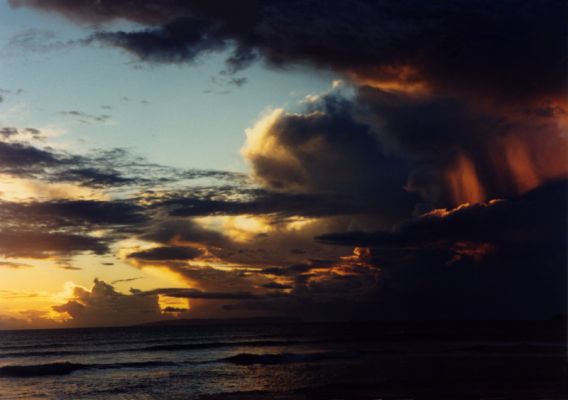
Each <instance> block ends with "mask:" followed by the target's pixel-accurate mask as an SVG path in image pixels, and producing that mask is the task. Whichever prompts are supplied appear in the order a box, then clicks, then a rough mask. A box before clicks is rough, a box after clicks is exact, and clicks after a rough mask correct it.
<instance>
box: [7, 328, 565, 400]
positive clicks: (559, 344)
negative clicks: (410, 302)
mask: <svg viewBox="0 0 568 400" xmlns="http://www.w3.org/2000/svg"><path fill="white" fill-rule="evenodd" d="M566 354H567V349H566V336H565V323H564V322H554V323H553V322H548V323H543V322H541V323H535V322H493V323H479V322H476V323H465V322H464V323H447V322H439V323H413V324H409V323H359V322H352V323H279V324H234V323H231V324H222V323H217V324H202V325H200V324H196V325H187V326H145V327H128V328H96V329H64V330H33V331H32V330H30V331H3V332H0V399H10V400H12V399H93V400H96V399H166V400H168V399H211V400H212V399H384V400H387V399H399V400H401V399H568V388H567V382H568V379H567V377H568V374H567V364H566V360H567V358H566Z"/></svg>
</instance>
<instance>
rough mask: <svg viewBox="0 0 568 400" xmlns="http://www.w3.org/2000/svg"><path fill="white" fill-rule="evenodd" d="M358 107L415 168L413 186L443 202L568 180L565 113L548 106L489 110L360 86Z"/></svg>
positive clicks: (391, 149) (360, 114) (458, 100)
mask: <svg viewBox="0 0 568 400" xmlns="http://www.w3.org/2000/svg"><path fill="white" fill-rule="evenodd" d="M354 108H355V110H356V111H355V112H356V114H357V118H358V119H359V120H361V121H362V122H363V121H364V123H367V124H369V126H370V129H372V131H373V132H374V134H375V135H377V137H378V138H379V141H380V142H381V143H382V144H383V146H384V147H385V148H386V149H388V151H389V152H391V153H393V154H395V155H397V156H399V157H402V158H404V159H406V160H407V161H408V162H409V163H410V164H411V165H412V172H411V173H410V175H409V177H408V183H407V185H406V187H407V189H408V190H410V191H416V192H418V193H420V194H421V195H422V197H423V198H424V199H426V200H428V201H430V202H432V203H434V204H437V205H443V206H447V205H452V204H454V205H455V204H459V203H463V202H466V201H480V200H485V199H491V198H496V197H497V198H500V197H507V196H511V195H514V194H518V193H521V192H523V191H526V190H528V189H532V188H534V187H536V186H538V185H539V184H541V183H542V182H545V181H547V180H551V179H557V178H562V177H564V176H566V164H565V154H566V152H567V151H568V148H567V142H566V138H565V136H564V134H563V128H562V125H560V124H559V117H560V116H562V115H563V114H564V113H565V110H563V108H562V107H560V106H557V105H554V104H550V103H548V102H546V101H543V102H538V103H535V104H527V105H519V106H513V107H496V108H491V107H489V108H488V107H483V106H481V107H480V106H479V104H474V103H472V102H471V101H469V100H468V99H465V98H458V97H448V96H443V95H430V96H426V97H425V96H418V97H417V96H412V95H407V94H402V93H388V92H385V91H382V90H377V89H373V88H370V87H361V88H359V89H358V91H357V96H356V99H355V105H354ZM409 116H412V117H409ZM468 195H469V196H468ZM468 197H469V198H468ZM476 197H477V198H476Z"/></svg>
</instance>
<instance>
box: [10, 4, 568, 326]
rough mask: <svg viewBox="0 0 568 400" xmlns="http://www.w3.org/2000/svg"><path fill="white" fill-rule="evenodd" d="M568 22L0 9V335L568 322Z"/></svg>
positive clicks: (341, 11) (528, 13)
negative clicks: (274, 320) (292, 321)
mask: <svg viewBox="0 0 568 400" xmlns="http://www.w3.org/2000/svg"><path fill="white" fill-rule="evenodd" d="M566 7H567V6H566V4H565V2H563V1H560V0H559V1H555V0H545V1H541V2H525V1H520V0H518V1H517V0H513V1H508V2H488V1H481V0H476V1H470V0H468V1H466V0H450V1H445V2H433V1H431V2H430V1H426V2H425V1H413V0H410V1H405V2H400V1H395V0H382V1H378V2H369V1H364V0H350V1H328V2H317V1H290V2H278V1H271V0H268V1H263V2H258V1H255V0H245V1H241V2H226V1H207V2H204V1H198V0H195V1H181V0H162V1H158V0H142V1H137V2H133V1H130V0H114V1H111V0H97V1H95V0H75V1H66V0H41V1H40V0H8V1H3V2H0V60H1V61H0V177H1V180H0V329H26V328H65V327H88V326H114V325H134V324H140V323H145V322H153V321H160V320H171V319H176V318H241V317H243V318H244V317H256V316H268V317H292V318H301V319H304V320H308V321H314V320H315V321H319V320H353V319H355V320H427V319H437V320H440V319H444V320H460V319H548V318H553V317H555V316H558V315H565V314H566V304H567V297H566V239H567V236H566V222H567V215H566V204H567V203H566V200H567V199H566V189H567V186H566V183H567V181H566V178H567V173H568V163H567V161H568V160H567V156H568V148H567V135H568V130H567V127H568V114H567V112H568V102H567V99H566V93H565V92H566V88H567V83H568V82H567V73H566V71H567V69H566V67H567V66H566V62H567V60H568V58H567V54H566V52H567V51H566V49H567V43H566V38H567V37H568V35H567V32H566V23H565V21H564V18H563V16H564V15H565V12H566V11H568V10H566Z"/></svg>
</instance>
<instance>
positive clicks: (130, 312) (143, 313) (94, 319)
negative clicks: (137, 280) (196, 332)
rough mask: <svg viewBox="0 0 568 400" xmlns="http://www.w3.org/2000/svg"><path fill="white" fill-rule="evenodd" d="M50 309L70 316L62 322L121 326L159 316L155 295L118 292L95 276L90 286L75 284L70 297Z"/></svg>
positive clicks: (153, 319) (67, 323) (148, 320)
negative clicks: (83, 286)
mask: <svg viewBox="0 0 568 400" xmlns="http://www.w3.org/2000/svg"><path fill="white" fill-rule="evenodd" d="M53 309H54V310H55V311H57V312H58V313H62V314H67V315H68V316H69V317H70V320H69V321H67V322H66V326H125V325H134V324H139V323H143V322H153V321H156V320H159V319H162V313H161V311H160V306H159V304H158V297H157V296H137V295H133V294H131V295H126V294H122V293H119V292H117V291H116V290H115V289H114V287H113V286H111V285H109V284H107V283H105V282H103V281H101V280H98V279H95V281H94V283H93V286H92V288H91V289H90V290H89V289H85V288H82V287H80V286H76V287H75V288H74V289H73V294H72V296H71V298H70V299H69V300H68V301H67V302H66V303H64V304H61V305H57V306H54V307H53Z"/></svg>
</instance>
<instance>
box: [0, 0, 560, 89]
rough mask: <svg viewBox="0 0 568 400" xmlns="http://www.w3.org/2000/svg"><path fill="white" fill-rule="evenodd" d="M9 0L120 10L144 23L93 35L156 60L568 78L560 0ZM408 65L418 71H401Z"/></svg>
mask: <svg viewBox="0 0 568 400" xmlns="http://www.w3.org/2000/svg"><path fill="white" fill-rule="evenodd" d="M10 3H11V5H12V6H16V7H19V6H28V7H36V8H40V9H44V10H47V11H53V12H58V13H61V14H63V15H65V16H67V17H69V18H71V19H73V20H75V21H84V22H95V23H102V22H106V21H113V20H115V19H120V18H123V19H126V20H130V21H135V22H138V23H141V24H143V25H146V26H147V27H146V28H145V29H141V30H137V31H136V30H134V31H128V32H124V31H119V32H112V31H104V32H99V33H97V34H95V36H94V38H95V39H97V40H100V41H103V42H106V43H109V44H111V45H114V46H119V47H122V48H124V49H126V50H128V51H129V52H131V53H133V54H135V55H137V56H138V57H139V58H141V59H142V60H149V61H154V62H191V61H193V60H195V58H196V57H198V56H200V55H201V54H204V53H207V52H211V51H219V50H223V49H225V48H226V47H228V46H229V45H230V46H233V47H234V49H235V51H234V55H233V56H232V57H231V58H229V63H228V65H229V67H231V68H233V69H236V70H238V69H240V68H241V65H243V64H244V65H247V64H249V63H250V62H251V60H253V59H254V58H255V54H260V55H262V56H263V57H264V58H265V59H266V60H268V61H269V62H270V63H274V64H282V63H290V62H311V63H314V64H317V65H328V66H332V67H335V68H337V69H339V70H344V71H355V72H356V73H358V74H360V75H372V76H375V77H376V76H382V77H383V78H387V79H390V78H391V77H392V76H393V75H398V76H399V77H402V78H403V79H404V80H406V81H412V80H426V81H428V82H431V83H432V84H434V85H436V86H439V87H444V88H446V89H451V90H456V89H458V90H460V89H466V90H473V91H483V92H487V91H491V92H493V93H494V94H497V95H500V96H504V97H509V98H511V97H512V96H526V95H534V94H536V93H555V94H560V93H561V92H562V91H563V90H564V87H565V85H564V84H565V83H566V73H565V67H566V64H565V63H566V57H565V56H566V24H565V20H564V16H565V15H566V11H567V9H566V8H567V6H566V3H565V2H564V1H562V0H547V1H542V2H528V3H527V2H525V1H521V0H515V1H509V2H488V1H485V0H476V1H466V0H452V1H447V2H444V3H443V4H439V3H431V2H423V1H406V2H399V1H395V0H389V1H382V2H368V1H364V0H353V1H348V2H326V3H325V4H322V3H321V2H316V1H292V2H277V1H267V2H258V1H246V2H239V3H238V4H236V3H231V2H225V1H212V2H207V3H205V2H201V1H191V2H187V1H157V0H155V1H143V2H140V3H137V4H136V5H135V6H133V5H132V2H131V1H128V0H121V1H112V2H111V1H102V2H101V1H95V0H81V1H77V2H68V1H65V0H47V1H37V0H11V1H10ZM284 32H285V33H284ZM407 67H410V68H412V70H415V71H416V73H415V74H414V75H416V76H414V75H413V74H412V73H411V74H408V73H407V74H406V76H403V75H405V73H404V72H403V69H404V68H407ZM229 69H230V68H229Z"/></svg>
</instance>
